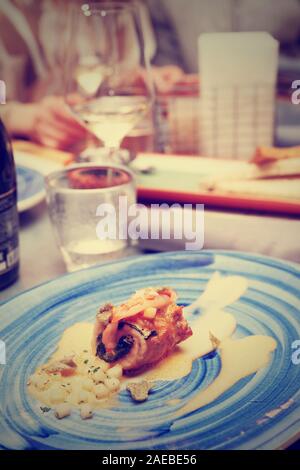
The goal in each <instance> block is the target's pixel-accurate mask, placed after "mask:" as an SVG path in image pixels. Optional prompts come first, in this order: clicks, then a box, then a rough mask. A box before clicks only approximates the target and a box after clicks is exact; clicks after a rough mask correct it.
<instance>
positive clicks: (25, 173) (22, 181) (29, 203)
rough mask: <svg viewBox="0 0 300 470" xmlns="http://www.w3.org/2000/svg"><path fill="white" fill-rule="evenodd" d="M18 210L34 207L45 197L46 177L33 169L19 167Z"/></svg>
mask: <svg viewBox="0 0 300 470" xmlns="http://www.w3.org/2000/svg"><path fill="white" fill-rule="evenodd" d="M16 169H17V186H18V210H19V212H23V211H25V210H28V209H30V208H32V207H34V206H35V205H36V204H38V203H39V202H41V201H42V200H43V198H44V197H45V188H44V177H43V175H42V174H41V173H39V172H38V171H36V170H33V169H32V168H29V167H26V166H22V165H17V168H16Z"/></svg>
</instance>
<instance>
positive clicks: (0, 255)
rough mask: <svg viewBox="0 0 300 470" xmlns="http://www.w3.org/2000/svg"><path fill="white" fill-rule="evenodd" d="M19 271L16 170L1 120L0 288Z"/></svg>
mask: <svg viewBox="0 0 300 470" xmlns="http://www.w3.org/2000/svg"><path fill="white" fill-rule="evenodd" d="M18 273H19V220H18V209H17V186H16V169H15V164H14V157H13V153H12V149H11V144H10V140H9V137H8V135H7V133H6V131H5V128H4V125H3V123H2V121H1V120H0V290H1V289H4V288H5V287H7V286H8V285H9V284H12V283H13V282H14V281H15V280H16V279H17V277H18Z"/></svg>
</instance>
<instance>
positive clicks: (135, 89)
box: [64, 2, 153, 158]
mask: <svg viewBox="0 0 300 470" xmlns="http://www.w3.org/2000/svg"><path fill="white" fill-rule="evenodd" d="M68 25H69V26H68V28H69V36H68V47H67V49H66V55H65V64H64V69H65V84H66V94H65V97H66V102H67V104H68V106H69V107H70V108H71V110H72V112H73V113H74V114H75V116H76V117H77V118H78V119H79V120H80V121H81V122H83V123H84V124H85V126H86V127H87V128H88V129H89V130H90V131H91V133H92V134H94V135H95V136H96V137H97V138H98V139H100V140H101V141H102V142H103V144H104V148H105V152H104V153H105V156H106V157H112V158H114V157H117V156H118V154H119V148H120V144H121V142H122V139H123V138H124V137H125V136H126V135H127V134H128V133H129V132H130V131H131V130H132V129H133V128H134V127H135V125H136V124H137V123H138V122H139V121H140V120H141V119H142V118H143V117H145V116H146V115H147V114H148V113H150V110H151V105H152V101H153V83H152V80H151V73H150V66H149V63H148V61H147V58H146V56H145V50H144V49H145V48H144V38H143V32H142V28H141V23H140V19H139V10H138V7H137V6H135V5H134V4H131V3H122V2H95V3H86V4H84V5H81V6H80V5H77V6H74V5H73V7H72V8H71V12H70V17H69V23H68ZM101 154H102V155H103V152H101Z"/></svg>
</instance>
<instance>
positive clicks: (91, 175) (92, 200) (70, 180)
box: [46, 163, 136, 271]
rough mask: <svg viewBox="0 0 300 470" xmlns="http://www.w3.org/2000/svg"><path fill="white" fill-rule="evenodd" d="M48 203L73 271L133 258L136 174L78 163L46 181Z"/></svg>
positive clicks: (122, 169) (111, 166)
mask: <svg viewBox="0 0 300 470" xmlns="http://www.w3.org/2000/svg"><path fill="white" fill-rule="evenodd" d="M46 192H47V203H48V207H49V213H50V218H51V221H52V224H53V227H54V231H55V234H56V238H57V241H58V245H59V247H60V250H61V252H62V255H63V259H64V261H65V264H66V267H67V270H68V271H76V270H78V269H82V268H86V267H89V266H92V265H94V264H98V263H101V262H104V261H109V260H111V259H115V258H119V257H121V256H125V255H126V254H128V253H130V251H131V250H132V249H133V248H131V241H130V240H129V238H128V235H127V226H128V217H127V216H128V208H129V207H130V206H131V205H132V204H135V202H136V189H135V184H134V179H133V175H132V173H131V172H130V170H128V169H127V168H125V167H123V166H121V165H117V164H113V165H109V164H107V165H103V164H95V163H84V164H77V165H73V166H70V167H66V168H64V169H62V170H60V171H56V172H54V173H51V174H50V175H48V176H47V177H46Z"/></svg>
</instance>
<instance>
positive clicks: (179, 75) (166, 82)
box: [135, 65, 185, 93]
mask: <svg viewBox="0 0 300 470" xmlns="http://www.w3.org/2000/svg"><path fill="white" fill-rule="evenodd" d="M150 74H151V78H152V80H153V83H154V86H155V88H156V89H157V91H158V92H159V93H170V92H171V91H172V89H173V88H174V86H175V85H176V83H178V82H180V81H182V80H183V79H184V77H185V73H184V72H183V70H182V69H181V68H179V67H177V65H164V66H162V67H156V66H151V68H150ZM135 82H136V84H139V82H141V83H146V82H147V73H146V71H145V69H143V68H141V69H139V70H138V74H137V76H136V78H135Z"/></svg>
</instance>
